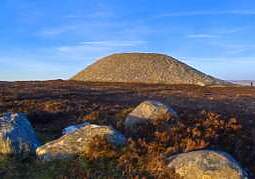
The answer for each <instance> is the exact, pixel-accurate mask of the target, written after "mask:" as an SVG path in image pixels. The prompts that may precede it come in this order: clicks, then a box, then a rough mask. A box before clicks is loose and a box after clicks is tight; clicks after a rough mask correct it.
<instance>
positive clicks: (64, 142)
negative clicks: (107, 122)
mask: <svg viewBox="0 0 255 179" xmlns="http://www.w3.org/2000/svg"><path fill="white" fill-rule="evenodd" d="M97 137H99V138H100V139H104V140H106V141H107V142H108V143H109V144H110V145H113V146H116V147H121V146H124V145H125V143H126V138H125V137H124V136H123V135H122V134H121V133H120V132H118V131H116V130H114V129H112V128H111V127H108V126H99V125H92V124H89V125H86V126H85V127H83V128H80V129H78V130H76V131H74V132H73V133H70V134H66V135H64V136H62V137H61V138H59V139H57V140H54V141H51V142H49V143H47V144H45V145H43V146H41V147H39V148H38V149H37V150H36V154H37V156H38V158H40V159H41V160H44V161H49V160H54V159H65V158H72V157H74V156H75V155H78V154H81V153H82V154H85V155H86V154H87V155H89V151H90V150H91V149H90V147H91V144H93V143H94V142H95V141H94V140H95V139H97Z"/></svg>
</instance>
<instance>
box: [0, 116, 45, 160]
mask: <svg viewBox="0 0 255 179" xmlns="http://www.w3.org/2000/svg"><path fill="white" fill-rule="evenodd" d="M39 145H40V142H39V140H38V138H37V136H36V134H35V133H34V130H33V128H32V126H31V124H30V122H29V121H28V119H27V116H26V115H25V114H23V113H15V114H13V113H4V114H3V116H2V117H0V154H14V155H17V154H28V153H34V152H35V150H36V148H37V147H38V146H39Z"/></svg>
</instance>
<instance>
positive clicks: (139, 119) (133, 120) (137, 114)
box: [125, 101, 178, 135]
mask: <svg viewBox="0 0 255 179" xmlns="http://www.w3.org/2000/svg"><path fill="white" fill-rule="evenodd" d="M177 118H178V116H177V114H176V112H175V111H174V110H173V109H172V108H171V107H170V106H167V105H165V104H162V103H161V102H158V101H145V102H142V103H141V104H139V105H138V106H137V107H136V108H135V109H134V110H133V111H132V112H131V113H129V114H128V116H127V118H126V120H125V129H126V131H127V132H129V133H131V134H133V135H136V134H141V133H143V131H144V130H146V128H148V127H149V126H150V125H151V124H159V123H162V122H168V121H170V120H174V119H177Z"/></svg>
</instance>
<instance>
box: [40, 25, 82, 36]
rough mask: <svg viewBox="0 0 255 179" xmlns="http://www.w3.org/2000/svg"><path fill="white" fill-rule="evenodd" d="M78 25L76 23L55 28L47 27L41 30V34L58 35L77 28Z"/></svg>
mask: <svg viewBox="0 0 255 179" xmlns="http://www.w3.org/2000/svg"><path fill="white" fill-rule="evenodd" d="M77 28H78V26H76V25H66V26H60V27H55V28H45V29H43V30H41V31H40V32H39V35H41V36H47V37H48V36H56V35H60V34H63V33H66V32H69V31H73V30H76V29H77Z"/></svg>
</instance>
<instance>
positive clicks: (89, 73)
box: [71, 53, 226, 86]
mask: <svg viewBox="0 0 255 179" xmlns="http://www.w3.org/2000/svg"><path fill="white" fill-rule="evenodd" d="M71 80H77V81H94V82H124V83H151V84H155V83H160V84H196V85H202V86H204V85H222V84H225V83H226V82H224V81H222V80H219V79H216V78H214V77H212V76H209V75H206V74H204V73H202V72H200V71H198V70H196V69H194V68H192V67H190V66H188V65H186V64H184V63H182V62H180V61H178V60H177V59H175V58H173V57H170V56H167V55H162V54H154V53H123V54H113V55H110V56H107V57H104V58H102V59H101V60H98V61H97V62H96V63H94V64H92V65H90V66H88V67H87V68H86V69H85V70H83V71H81V72H79V73H78V74H77V75H75V76H74V77H73V78H71Z"/></svg>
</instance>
